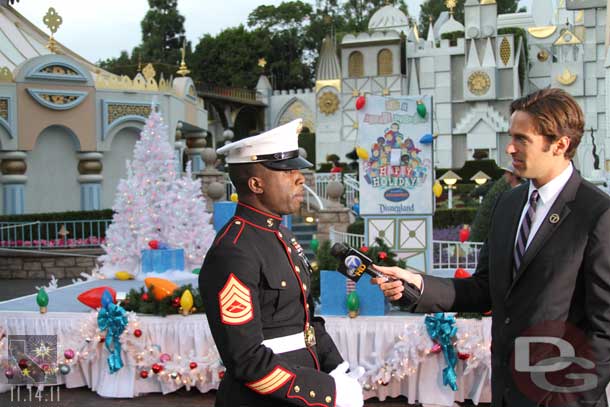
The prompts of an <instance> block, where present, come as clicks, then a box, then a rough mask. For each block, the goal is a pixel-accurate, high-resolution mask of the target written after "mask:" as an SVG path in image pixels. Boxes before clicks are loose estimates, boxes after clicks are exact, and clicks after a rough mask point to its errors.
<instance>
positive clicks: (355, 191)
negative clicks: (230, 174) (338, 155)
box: [343, 174, 360, 208]
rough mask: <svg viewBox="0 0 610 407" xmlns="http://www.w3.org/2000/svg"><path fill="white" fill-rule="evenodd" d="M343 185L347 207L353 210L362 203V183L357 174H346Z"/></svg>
mask: <svg viewBox="0 0 610 407" xmlns="http://www.w3.org/2000/svg"><path fill="white" fill-rule="evenodd" d="M343 184H344V185H345V206H346V207H347V208H351V207H352V206H354V204H355V203H356V202H360V201H359V199H360V183H359V182H358V178H357V177H356V174H345V175H344V176H343Z"/></svg>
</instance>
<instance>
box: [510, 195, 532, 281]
mask: <svg viewBox="0 0 610 407" xmlns="http://www.w3.org/2000/svg"><path fill="white" fill-rule="evenodd" d="M537 203H538V191H537V190H533V191H532V194H531V195H530V201H529V208H527V212H526V213H525V216H524V217H523V220H522V221H521V227H520V228H519V238H518V239H517V245H516V246H515V259H514V260H515V261H514V267H513V279H514V278H515V277H516V276H517V272H518V271H519V267H520V266H521V261H522V260H523V255H524V254H525V248H526V245H527V239H528V238H529V236H530V231H531V229H532V223H533V222H534V216H535V215H536V204H537Z"/></svg>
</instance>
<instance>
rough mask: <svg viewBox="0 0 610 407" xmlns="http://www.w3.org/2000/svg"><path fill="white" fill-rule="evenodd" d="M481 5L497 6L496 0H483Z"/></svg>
mask: <svg viewBox="0 0 610 407" xmlns="http://www.w3.org/2000/svg"><path fill="white" fill-rule="evenodd" d="M480 4H481V5H482V6H484V5H487V4H496V0H481V3H480Z"/></svg>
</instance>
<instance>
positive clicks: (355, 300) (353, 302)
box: [347, 291, 360, 318]
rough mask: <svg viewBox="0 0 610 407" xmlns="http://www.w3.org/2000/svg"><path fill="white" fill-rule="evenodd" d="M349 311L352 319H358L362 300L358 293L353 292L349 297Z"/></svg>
mask: <svg viewBox="0 0 610 407" xmlns="http://www.w3.org/2000/svg"><path fill="white" fill-rule="evenodd" d="M347 310H348V315H349V317H350V318H356V317H357V316H358V313H359V311H360V298H359V297H358V293H357V292H356V291H352V292H351V293H349V294H348V296H347Z"/></svg>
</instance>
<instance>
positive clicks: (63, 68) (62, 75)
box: [26, 61, 87, 82]
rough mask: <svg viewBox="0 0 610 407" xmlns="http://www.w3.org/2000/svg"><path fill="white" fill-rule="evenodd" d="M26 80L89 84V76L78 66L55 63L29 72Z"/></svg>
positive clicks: (40, 66) (37, 67)
mask: <svg viewBox="0 0 610 407" xmlns="http://www.w3.org/2000/svg"><path fill="white" fill-rule="evenodd" d="M26 79H46V80H56V81H71V82H87V74H86V73H85V72H83V71H82V70H81V69H80V68H79V67H78V66H76V65H72V64H69V63H66V62H58V61H53V62H48V63H46V64H43V65H38V66H35V67H34V68H32V69H31V70H30V71H29V72H28V74H27V75H26Z"/></svg>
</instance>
